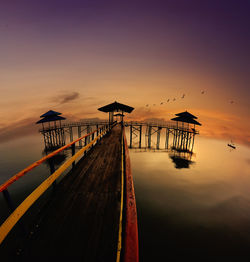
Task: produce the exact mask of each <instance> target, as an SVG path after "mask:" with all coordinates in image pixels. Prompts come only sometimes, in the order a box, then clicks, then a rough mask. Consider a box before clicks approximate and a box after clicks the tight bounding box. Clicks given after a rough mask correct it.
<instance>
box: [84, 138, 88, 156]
mask: <svg viewBox="0 0 250 262" xmlns="http://www.w3.org/2000/svg"><path fill="white" fill-rule="evenodd" d="M87 140H88V137H87V136H86V137H85V138H84V146H86V145H87ZM86 154H87V150H85V151H84V155H86Z"/></svg>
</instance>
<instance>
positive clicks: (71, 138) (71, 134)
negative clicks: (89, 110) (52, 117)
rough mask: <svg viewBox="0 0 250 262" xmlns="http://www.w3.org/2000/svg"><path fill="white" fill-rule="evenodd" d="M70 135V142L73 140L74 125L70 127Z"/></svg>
mask: <svg viewBox="0 0 250 262" xmlns="http://www.w3.org/2000/svg"><path fill="white" fill-rule="evenodd" d="M69 137H70V142H73V130H72V126H70V127H69Z"/></svg>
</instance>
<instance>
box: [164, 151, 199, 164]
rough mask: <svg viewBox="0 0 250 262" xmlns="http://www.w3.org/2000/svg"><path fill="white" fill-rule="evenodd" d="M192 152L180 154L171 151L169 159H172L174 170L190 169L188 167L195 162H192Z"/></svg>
mask: <svg viewBox="0 0 250 262" xmlns="http://www.w3.org/2000/svg"><path fill="white" fill-rule="evenodd" d="M192 155H193V152H180V151H176V150H173V151H172V152H170V153H169V157H170V158H171V159H172V161H173V163H174V164H175V168H177V169H181V168H190V165H192V164H194V163H195V162H194V161H192V160H191V159H192Z"/></svg>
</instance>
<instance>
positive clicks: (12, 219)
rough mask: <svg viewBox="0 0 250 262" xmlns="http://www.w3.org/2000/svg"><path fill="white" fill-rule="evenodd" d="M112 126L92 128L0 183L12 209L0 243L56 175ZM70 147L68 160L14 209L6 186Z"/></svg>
mask: <svg viewBox="0 0 250 262" xmlns="http://www.w3.org/2000/svg"><path fill="white" fill-rule="evenodd" d="M112 127H113V126H109V125H103V126H101V127H100V128H98V129H96V130H94V131H93V132H90V133H88V134H86V135H84V136H82V137H80V138H78V139H76V140H74V141H73V142H71V143H69V144H67V145H65V146H63V147H61V148H59V149H57V150H55V151H53V152H52V153H50V154H48V155H47V156H44V157H43V158H41V159H40V160H38V161H36V162H34V163H32V164H31V165H29V166H28V167H26V168H25V169H23V170H22V171H20V172H19V173H17V174H16V175H14V176H13V177H11V178H10V179H9V180H8V181H6V182H5V183H4V184H2V185H0V192H2V193H3V195H4V198H5V200H6V201H7V204H8V205H9V207H10V208H11V210H12V211H13V212H12V213H11V214H10V216H9V217H8V218H7V219H6V220H5V221H4V222H3V224H2V225H1V226H0V244H1V243H2V242H3V240H4V239H5V238H6V236H7V235H8V233H9V232H10V231H11V229H12V228H13V227H14V226H15V224H16V223H17V222H18V221H19V220H20V219H21V217H22V216H23V215H24V214H25V213H26V211H27V210H28V209H29V208H30V207H31V206H32V205H33V204H34V202H35V201H36V200H37V199H38V198H39V197H40V196H41V195H42V194H43V193H44V192H45V191H46V190H47V189H48V188H49V187H50V186H51V185H52V184H53V183H54V182H55V181H56V179H57V178H58V177H60V175H61V174H62V173H63V172H64V171H65V170H66V169H67V168H68V167H70V166H71V165H72V166H73V167H74V165H75V161H76V159H78V158H79V157H81V156H82V155H83V153H84V152H86V150H88V149H89V148H90V147H92V146H93V145H94V144H95V142H97V141H98V140H99V139H101V138H102V137H103V136H104V135H105V134H106V133H107V132H109V131H110V130H111V128H112ZM89 138H90V140H91V141H90V142H89V143H87V141H88V139H89ZM80 140H85V145H84V147H83V148H81V149H80V150H79V151H78V152H77V153H76V152H75V144H76V143H77V142H78V141H80ZM70 147H71V148H72V156H71V158H69V159H68V160H66V161H65V162H64V163H63V164H62V165H61V166H60V167H59V168H58V169H57V170H53V171H54V172H53V173H52V174H51V175H50V176H49V177H48V178H47V179H46V180H44V181H43V182H42V183H41V184H40V185H39V186H38V187H37V188H36V189H35V190H34V191H33V192H32V193H31V194H30V195H28V197H27V198H26V199H25V200H24V201H23V202H22V203H21V204H20V205H19V206H18V207H17V208H16V209H15V210H14V207H13V204H12V201H11V197H10V194H9V192H8V187H9V186H10V185H11V184H13V183H14V182H15V181H17V180H19V179H20V178H21V177H23V176H24V175H25V174H26V173H28V172H29V171H31V170H32V169H34V168H35V167H37V166H39V165H40V164H42V163H43V162H45V161H46V160H48V159H50V158H52V157H53V156H55V155H57V154H58V153H59V152H61V151H63V150H65V149H68V148H70Z"/></svg>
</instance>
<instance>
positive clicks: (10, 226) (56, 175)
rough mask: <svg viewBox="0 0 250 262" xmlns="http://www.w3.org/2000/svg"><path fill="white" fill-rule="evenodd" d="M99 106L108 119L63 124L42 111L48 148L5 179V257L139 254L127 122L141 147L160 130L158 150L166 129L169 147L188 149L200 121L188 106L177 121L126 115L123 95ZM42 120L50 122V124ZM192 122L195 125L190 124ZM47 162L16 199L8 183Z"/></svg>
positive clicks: (93, 260)
mask: <svg viewBox="0 0 250 262" xmlns="http://www.w3.org/2000/svg"><path fill="white" fill-rule="evenodd" d="M98 110H100V111H102V112H105V113H109V122H106V121H105V122H76V123H64V124H62V123H61V120H65V118H64V117H62V116H60V115H61V113H59V112H55V111H53V110H50V111H48V112H46V113H45V114H43V115H41V116H40V118H42V119H40V120H39V121H38V122H37V123H39V124H42V127H43V128H42V129H40V132H41V133H42V135H43V137H44V145H45V151H44V152H45V153H46V154H47V155H45V156H44V157H43V158H41V159H40V160H38V161H36V162H34V163H33V164H31V165H30V166H28V167H27V168H25V169H24V170H22V171H20V172H19V173H17V174H16V175H14V176H13V177H11V178H10V179H9V180H8V181H6V182H5V183H4V184H2V185H0V192H2V193H3V196H4V198H5V200H6V203H7V205H8V206H9V209H10V215H9V217H7V218H6V220H5V221H4V222H3V224H2V225H0V257H1V259H5V260H6V261H25V262H27V261H34V260H35V261H52V260H53V261H64V260H72V261H86V262H105V261H108V262H120V261H121V262H138V261H139V252H138V229H137V212H136V202H135V192H134V186H133V178H132V173H131V168H130V160H129V153H128V146H127V140H126V135H125V133H126V132H125V127H129V130H130V147H131V148H133V139H137V140H138V139H139V141H138V148H140V149H141V148H143V146H142V136H143V133H145V138H146V139H145V140H146V148H148V149H149V148H152V143H151V142H152V136H153V135H154V134H157V137H156V149H157V150H159V149H160V141H161V134H165V135H164V137H165V149H168V148H169V147H171V150H175V151H177V152H179V153H180V152H181V154H188V155H190V154H192V150H193V144H194V137H195V135H196V134H198V131H197V130H196V129H195V125H201V124H200V123H199V122H197V121H196V120H195V119H197V117H195V116H193V115H192V114H190V113H188V112H187V111H186V112H182V113H179V114H176V115H177V117H175V118H174V119H172V120H175V121H176V122H177V125H173V124H166V123H147V122H124V121H123V117H124V113H125V112H126V113H131V112H132V111H133V110H134V108H133V107H130V106H127V105H124V104H121V103H118V102H114V103H112V104H109V105H106V106H104V107H101V108H99V109H98ZM114 112H117V114H115V115H114ZM114 116H115V117H120V123H117V122H114V121H113V117H114ZM51 122H52V126H51V124H50V123H51ZM58 122H59V123H58ZM178 122H182V127H180V126H179V127H178ZM44 123H47V124H48V126H47V127H44ZM185 124H186V125H187V126H186V127H185ZM189 124H194V127H193V128H189ZM73 128H74V129H76V130H77V132H74V131H73ZM143 128H146V130H145V132H143ZM93 129H94V130H93ZM164 130H165V133H164V132H163V131H164ZM67 133H68V134H69V143H68V144H66V142H67V140H68V139H66V134H67ZM74 134H75V135H74ZM75 136H77V139H75V140H74V137H75ZM170 136H171V137H172V138H173V140H172V142H170ZM67 149H70V150H71V156H70V157H69V158H67V159H66V154H65V155H63V152H64V150H67ZM53 150H54V151H53ZM51 151H52V152H51ZM48 152H51V153H48ZM60 154H61V155H60ZM56 157H57V163H55V160H56ZM171 158H172V160H173V162H175V163H176V167H177V168H182V167H185V168H187V167H188V166H189V165H190V164H192V161H191V157H190V158H189V159H186V157H185V158H184V157H182V156H180V155H179V154H178V155H176V154H174V155H172V156H171ZM61 160H62V161H64V162H62V163H61ZM77 161H78V162H77ZM44 162H47V163H48V164H49V167H50V175H49V177H48V178H47V179H45V180H44V181H43V182H42V183H41V184H40V185H39V186H38V187H37V188H36V189H35V190H34V191H33V192H32V193H30V194H29V195H28V196H27V197H26V198H25V199H24V200H23V201H22V202H21V204H20V205H19V206H17V207H15V206H14V205H13V203H12V200H11V192H9V186H10V185H11V184H13V183H14V182H16V181H17V180H19V179H21V178H22V177H23V176H24V175H25V174H26V173H28V172H30V171H31V170H32V169H34V168H35V167H37V166H39V165H40V164H42V163H44ZM58 163H60V164H61V165H60V166H58ZM55 164H57V168H56V167H55ZM65 173H66V175H65ZM63 174H64V175H63ZM61 177H63V178H61ZM49 190H50V192H48V191H49ZM45 192H46V194H47V195H46V194H44V193H45ZM35 210H36V211H35Z"/></svg>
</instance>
